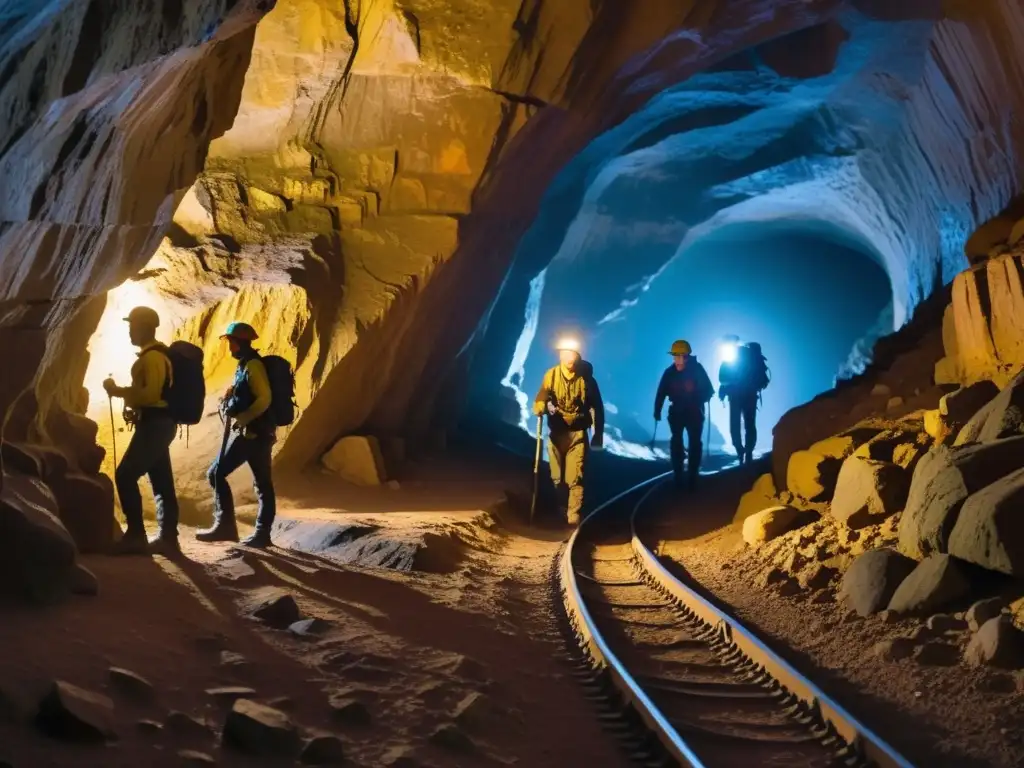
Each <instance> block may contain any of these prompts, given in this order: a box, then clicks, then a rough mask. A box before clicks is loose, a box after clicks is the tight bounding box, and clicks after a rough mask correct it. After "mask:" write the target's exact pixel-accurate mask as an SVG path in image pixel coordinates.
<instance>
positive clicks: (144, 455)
mask: <svg viewBox="0 0 1024 768" xmlns="http://www.w3.org/2000/svg"><path fill="white" fill-rule="evenodd" d="M177 432H178V425H177V424H175V423H174V420H173V419H172V418H171V417H170V416H168V415H165V414H150V413H143V414H141V415H140V418H139V422H138V423H137V424H136V425H135V431H134V432H133V433H132V439H131V441H130V442H129V443H128V450H126V451H125V452H124V456H122V457H121V463H120V464H118V465H117V469H116V470H115V472H114V483H115V485H116V486H117V496H118V498H119V499H120V500H121V511H122V512H123V513H124V517H125V520H126V521H127V523H128V530H127V533H131V534H142V533H144V532H145V528H144V526H143V524H142V494H141V493H139V480H140V479H142V476H143V475H149V482H150V485H152V486H153V498H154V499H155V501H156V519H157V522H158V523H159V524H160V533H161V534H163V535H165V536H170V537H172V538H176V537H177V536H178V497H177V495H176V494H175V492H174V472H173V471H172V470H171V450H170V448H171V442H172V441H173V440H174V437H175V435H176V434H177Z"/></svg>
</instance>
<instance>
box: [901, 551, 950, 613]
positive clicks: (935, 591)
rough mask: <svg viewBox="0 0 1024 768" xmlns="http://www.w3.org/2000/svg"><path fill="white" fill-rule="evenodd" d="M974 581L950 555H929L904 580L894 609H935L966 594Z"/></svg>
mask: <svg viewBox="0 0 1024 768" xmlns="http://www.w3.org/2000/svg"><path fill="white" fill-rule="evenodd" d="M969 591H970V582H969V581H968V579H967V576H966V574H965V573H964V570H963V566H962V565H960V564H959V563H957V561H956V560H955V559H954V558H952V557H950V556H949V555H932V556H930V557H927V558H925V559H924V560H922V561H921V562H920V563H918V564H917V566H916V567H915V568H914V570H913V571H911V573H910V575H909V576H907V577H906V578H905V579H903V581H902V582H900V585H899V586H898V587H897V588H896V591H895V592H894V593H893V596H892V599H891V600H890V601H889V607H888V610H890V611H893V612H894V613H897V614H900V613H911V614H927V613H934V612H935V611H937V610H940V609H942V608H944V607H946V606H948V605H950V604H951V603H954V602H955V601H957V600H960V599H962V598H963V597H965V596H966V595H967V594H968V593H969Z"/></svg>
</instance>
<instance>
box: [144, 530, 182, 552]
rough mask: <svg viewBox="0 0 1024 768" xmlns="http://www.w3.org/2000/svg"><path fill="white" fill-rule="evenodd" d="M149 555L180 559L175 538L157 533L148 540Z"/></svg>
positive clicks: (179, 548) (178, 546)
mask: <svg viewBox="0 0 1024 768" xmlns="http://www.w3.org/2000/svg"><path fill="white" fill-rule="evenodd" d="M149 553H150V554H151V555H163V556H164V557H167V558H172V557H180V556H181V546H180V545H179V544H178V537H177V536H167V535H165V534H163V533H159V534H157V535H156V536H154V537H153V538H152V539H150V540H149Z"/></svg>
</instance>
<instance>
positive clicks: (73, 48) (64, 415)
mask: <svg viewBox="0 0 1024 768" xmlns="http://www.w3.org/2000/svg"><path fill="white" fill-rule="evenodd" d="M261 5H262V4H261V3H258V2H256V1H255V0H242V1H241V2H229V1H228V0H195V1H194V2H189V3H179V4H178V5H177V7H175V5H174V4H169V3H165V4H163V8H165V9H166V10H163V11H161V9H160V7H159V6H158V5H152V6H150V5H147V4H130V3H129V4H111V3H100V2H91V3H85V2H79V3H60V2H56V1H53V2H46V3H28V2H24V3H20V4H19V3H14V4H12V3H8V4H7V5H6V6H5V8H4V11H5V20H4V23H3V24H2V25H0V72H2V73H3V76H2V77H0V112H2V113H3V114H4V115H5V119H4V121H3V123H2V124H0V178H2V179H3V182H4V183H3V184H2V185H0V297H2V307H3V310H2V314H0V356H2V358H3V359H4V361H5V363H4V374H3V376H2V377H0V379H2V381H0V409H2V410H3V411H4V412H5V413H6V414H7V421H6V424H5V427H4V438H5V439H7V440H15V441H29V442H38V443H56V444H57V445H59V446H61V448H62V449H63V450H64V451H65V453H67V458H68V460H69V461H70V463H71V466H72V468H78V469H81V470H82V471H84V472H95V471H96V470H97V469H98V467H99V461H100V459H101V458H102V451H100V452H99V456H97V452H96V449H95V447H94V442H93V441H94V437H95V434H96V430H95V425H91V424H89V422H88V421H87V420H85V419H84V418H82V417H80V416H79V415H78V414H81V413H82V411H83V410H84V405H85V399H84V397H83V392H82V389H81V382H82V377H83V374H84V372H85V368H86V362H87V356H86V354H85V350H86V346H87V344H88V341H89V336H90V334H91V333H92V331H93V330H94V329H95V327H96V324H97V322H98V321H99V318H100V315H101V313H102V311H103V305H104V293H105V291H106V290H107V289H109V288H111V287H113V286H114V285H116V284H117V283H119V282H120V281H122V280H124V279H125V278H127V277H129V276H131V275H132V274H134V273H136V272H138V271H139V270H140V269H141V268H142V267H143V266H144V265H145V264H146V262H147V261H148V260H149V259H150V258H151V257H152V255H153V252H154V251H155V249H156V247H157V246H158V244H159V242H160V239H161V237H162V236H163V234H164V232H165V231H166V229H167V226H168V225H169V223H170V219H171V215H172V214H173V212H174V208H175V205H176V193H177V192H178V191H179V190H181V191H182V192H183V191H184V190H185V189H187V188H188V187H189V186H190V185H191V184H192V183H193V181H194V180H195V177H196V175H197V174H198V173H199V172H200V171H201V170H202V168H203V165H204V163H205V158H206V152H207V148H208V146H209V142H210V140H211V139H212V138H213V137H214V136H216V135H218V134H220V133H222V132H223V131H225V130H226V129H227V128H228V127H230V125H231V121H232V119H233V118H234V114H235V111H236V109H237V104H238V98H239V93H240V91H241V86H242V83H243V79H244V76H245V71H246V68H247V66H248V63H249V55H250V51H251V48H252V36H253V32H254V30H255V24H256V22H257V20H258V19H259V17H260V14H261V13H262V10H261V9H260V7H259V6H261ZM15 402H17V403H18V407H13V408H12V406H14V404H15ZM107 488H108V498H109V485H108V486H107Z"/></svg>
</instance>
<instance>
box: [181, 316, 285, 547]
mask: <svg viewBox="0 0 1024 768" xmlns="http://www.w3.org/2000/svg"><path fill="white" fill-rule="evenodd" d="M257 338H259V336H258V335H257V334H256V331H255V329H254V328H253V327H252V326H251V325H249V324H247V323H239V322H235V323H231V324H230V325H229V326H228V327H227V330H226V331H224V334H223V335H222V336H221V339H222V340H225V341H227V343H228V347H229V349H230V350H231V356H232V357H234V358H235V359H236V360H237V361H238V367H237V368H236V370H235V380H234V383H233V384H232V386H231V387H230V388H229V389H228V391H227V393H226V395H225V398H224V402H223V407H222V415H223V417H224V419H225V426H226V427H228V428H229V429H226V430H225V442H224V443H223V444H222V445H221V452H220V455H219V456H218V457H217V460H216V461H215V462H214V463H213V465H212V466H211V467H210V471H209V472H208V473H207V478H208V479H209V481H210V485H211V486H212V487H213V489H214V503H215V510H214V520H213V526H212V527H210V528H208V529H206V530H203V531H199V532H198V533H197V534H196V538H197V539H199V541H238V527H237V525H236V523H235V503H234V499H233V498H232V496H231V487H230V486H229V485H228V475H230V474H231V473H232V472H234V471H235V470H236V469H238V468H239V467H241V466H242V465H243V464H248V465H249V469H250V470H251V471H252V478H253V486H254V488H255V490H256V499H257V502H258V505H259V509H258V512H257V515H256V530H255V531H254V532H253V534H252V535H251V536H249V537H248V538H247V539H245V540H244V541H243V542H242V544H244V545H245V546H249V547H256V548H259V549H263V548H265V547H269V546H270V530H271V528H272V527H273V524H274V517H275V516H276V514H277V500H276V497H275V495H274V480H273V477H272V474H271V468H270V467H271V455H272V451H273V447H274V443H275V442H276V440H277V427H279V426H286V425H288V424H290V423H291V420H292V396H293V392H292V390H291V389H286V387H294V379H293V378H292V373H291V367H290V366H289V365H288V363H287V361H285V360H284V359H283V358H280V357H277V356H267V357H262V356H261V355H260V354H259V352H257V351H256V350H255V349H253V347H252V343H253V342H254V341H256V339H257ZM285 377H287V378H285ZM229 432H230V435H229Z"/></svg>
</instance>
